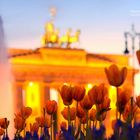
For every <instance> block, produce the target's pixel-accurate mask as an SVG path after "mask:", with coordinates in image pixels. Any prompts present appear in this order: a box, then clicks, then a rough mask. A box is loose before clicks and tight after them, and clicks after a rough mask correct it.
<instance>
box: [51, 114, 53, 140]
mask: <svg viewBox="0 0 140 140" xmlns="http://www.w3.org/2000/svg"><path fill="white" fill-rule="evenodd" d="M51 140H53V115H51Z"/></svg>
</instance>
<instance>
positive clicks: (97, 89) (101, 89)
mask: <svg viewBox="0 0 140 140" xmlns="http://www.w3.org/2000/svg"><path fill="white" fill-rule="evenodd" d="M107 94H108V90H107V88H106V87H105V85H104V84H100V85H99V86H94V87H93V88H92V89H90V90H89V91H88V95H89V99H90V100H91V101H92V102H93V103H95V104H101V103H102V102H103V101H104V97H105V96H106V95H107Z"/></svg>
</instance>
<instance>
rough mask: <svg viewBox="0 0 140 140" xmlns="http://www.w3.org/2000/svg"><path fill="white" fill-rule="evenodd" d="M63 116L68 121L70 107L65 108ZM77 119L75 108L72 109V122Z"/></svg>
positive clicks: (62, 112)
mask: <svg viewBox="0 0 140 140" xmlns="http://www.w3.org/2000/svg"><path fill="white" fill-rule="evenodd" d="M61 114H62V116H63V117H64V119H66V120H68V107H65V108H64V109H63V111H61ZM75 118H76V108H75V107H71V108H70V120H71V121H72V120H75Z"/></svg>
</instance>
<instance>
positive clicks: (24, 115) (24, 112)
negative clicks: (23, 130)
mask: <svg viewBox="0 0 140 140" xmlns="http://www.w3.org/2000/svg"><path fill="white" fill-rule="evenodd" d="M31 114H32V109H31V108H30V107H22V108H21V110H20V112H19V113H18V114H17V115H19V116H21V117H22V118H23V119H25V120H26V119H27V118H28V117H29V116H30V115H31Z"/></svg>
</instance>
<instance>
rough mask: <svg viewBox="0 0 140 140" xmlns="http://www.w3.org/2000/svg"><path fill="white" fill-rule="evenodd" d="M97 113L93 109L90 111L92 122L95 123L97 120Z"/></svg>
mask: <svg viewBox="0 0 140 140" xmlns="http://www.w3.org/2000/svg"><path fill="white" fill-rule="evenodd" d="M96 113H97V111H96V110H95V109H91V110H90V111H89V119H90V120H91V121H95V119H96Z"/></svg>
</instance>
